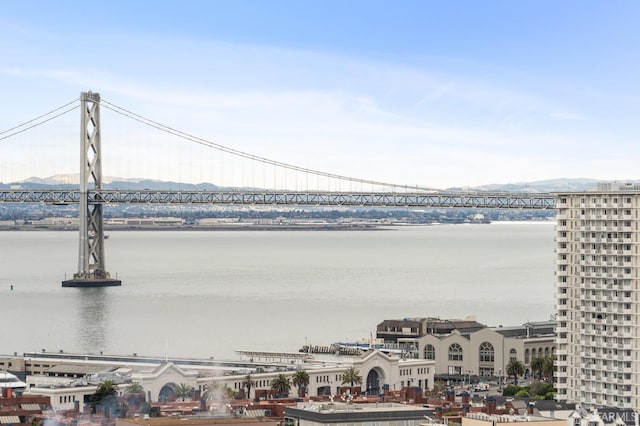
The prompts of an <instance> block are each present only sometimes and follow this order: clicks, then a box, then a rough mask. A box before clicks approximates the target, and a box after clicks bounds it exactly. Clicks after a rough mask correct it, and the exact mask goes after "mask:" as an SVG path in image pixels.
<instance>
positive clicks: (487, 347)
mask: <svg viewBox="0 0 640 426" xmlns="http://www.w3.org/2000/svg"><path fill="white" fill-rule="evenodd" d="M494 360H495V356H494V350H493V345H492V344H491V343H489V342H482V343H481V344H480V362H493V361H494Z"/></svg>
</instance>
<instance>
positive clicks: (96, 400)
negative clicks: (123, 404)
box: [89, 380, 118, 417]
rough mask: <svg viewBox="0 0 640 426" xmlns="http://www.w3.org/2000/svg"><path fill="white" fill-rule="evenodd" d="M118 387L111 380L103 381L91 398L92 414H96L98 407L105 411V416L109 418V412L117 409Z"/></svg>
mask: <svg viewBox="0 0 640 426" xmlns="http://www.w3.org/2000/svg"><path fill="white" fill-rule="evenodd" d="M117 394H118V387H117V386H116V385H115V383H113V382H112V381H111V380H104V381H102V382H101V383H100V384H99V385H98V387H97V388H96V391H95V393H94V394H93V395H91V396H90V397H89V402H90V403H91V412H92V413H95V412H96V408H97V407H101V408H103V409H104V412H105V415H106V416H107V417H108V416H109V412H110V411H113V410H114V409H115V407H116V395H117Z"/></svg>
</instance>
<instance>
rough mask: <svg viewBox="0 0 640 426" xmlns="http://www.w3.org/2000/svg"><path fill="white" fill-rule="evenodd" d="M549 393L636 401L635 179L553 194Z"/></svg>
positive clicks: (620, 403) (589, 402)
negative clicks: (553, 385) (552, 384)
mask: <svg viewBox="0 0 640 426" xmlns="http://www.w3.org/2000/svg"><path fill="white" fill-rule="evenodd" d="M556 195H557V199H556V205H557V212H558V219H557V220H558V225H557V236H556V280H557V284H556V308H557V317H556V320H557V329H556V333H557V341H556V346H557V353H556V355H557V360H556V366H557V373H556V377H557V388H558V394H557V399H558V400H560V401H566V402H578V403H581V404H582V405H583V406H585V407H602V406H608V407H621V408H638V407H640V396H639V393H640V359H639V357H640V316H639V307H640V301H639V299H638V296H639V294H640V291H639V290H640V273H639V272H640V271H639V267H640V253H639V249H640V230H639V229H638V226H639V224H640V218H639V217H638V214H639V212H640V185H634V184H599V185H598V186H597V188H596V189H595V190H592V191H585V192H568V193H558V194H556Z"/></svg>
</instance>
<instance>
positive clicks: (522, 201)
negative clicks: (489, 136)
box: [0, 189, 556, 210]
mask: <svg viewBox="0 0 640 426" xmlns="http://www.w3.org/2000/svg"><path fill="white" fill-rule="evenodd" d="M87 195H88V200H89V204H214V205H251V206H260V205H262V206H337V207H339V206H344V207H425V208H427V207H431V208H478V209H533V210H551V209H555V205H556V198H555V196H554V195H553V194H549V193H497V192H495V193H490V192H434V193H424V192H422V193H421V192H414V193H410V192H407V193H398V192H371V193H357V192H314V191H311V192H308V191H307V192H296V191H264V190H263V191H249V190H225V191H183V190H178V191H176V190H161V191H158V190H120V189H107V190H105V189H102V190H101V191H99V192H97V191H89V193H88V194H87ZM79 201H80V191H78V190H0V203H47V204H74V203H79Z"/></svg>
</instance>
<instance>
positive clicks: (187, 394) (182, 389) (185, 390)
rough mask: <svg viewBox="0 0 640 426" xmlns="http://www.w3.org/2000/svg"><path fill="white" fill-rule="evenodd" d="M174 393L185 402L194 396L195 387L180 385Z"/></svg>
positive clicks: (185, 384)
mask: <svg viewBox="0 0 640 426" xmlns="http://www.w3.org/2000/svg"><path fill="white" fill-rule="evenodd" d="M174 392H175V394H176V397H177V398H182V400H183V401H184V400H185V399H187V398H191V396H192V395H193V386H191V385H189V384H187V383H180V384H179V385H178V386H176V388H175V390H174Z"/></svg>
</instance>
